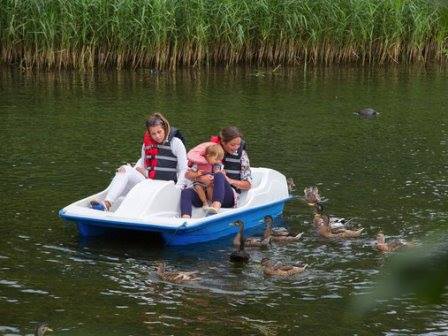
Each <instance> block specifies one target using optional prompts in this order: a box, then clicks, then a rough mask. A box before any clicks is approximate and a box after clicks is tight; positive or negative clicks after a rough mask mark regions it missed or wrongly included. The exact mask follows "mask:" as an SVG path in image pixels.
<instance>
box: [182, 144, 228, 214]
mask: <svg viewBox="0 0 448 336" xmlns="http://www.w3.org/2000/svg"><path fill="white" fill-rule="evenodd" d="M187 158H188V166H189V167H190V168H189V169H188V170H187V172H188V173H189V174H187V175H188V176H189V177H190V179H192V181H193V189H194V191H196V194H197V195H198V197H199V199H200V200H201V202H202V207H203V209H204V210H205V211H206V212H207V211H210V209H209V201H211V200H212V195H213V180H206V181H205V182H199V181H198V178H199V177H200V176H204V175H213V174H215V173H219V172H222V171H223V168H224V165H223V164H222V160H223V158H224V150H223V149H222V147H221V145H220V144H216V143H214V142H204V143H202V144H199V145H197V146H196V147H195V148H193V149H192V150H191V151H189V152H188V154H187Z"/></svg>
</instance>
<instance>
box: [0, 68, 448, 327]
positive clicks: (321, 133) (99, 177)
mask: <svg viewBox="0 0 448 336" xmlns="http://www.w3.org/2000/svg"><path fill="white" fill-rule="evenodd" d="M447 89H448V79H447V72H446V70H443V69H439V68H434V69H416V68H411V69H409V68H391V69H379V70H366V69H360V68H343V69H332V70H329V69H316V70H308V71H307V72H306V73H304V72H302V71H301V70H291V71H283V70H278V71H276V72H275V73H274V74H272V73H269V72H267V73H265V72H255V71H253V70H244V69H239V70H233V71H227V72H226V71H224V70H209V71H207V72H188V71H185V72H178V73H177V74H176V75H172V74H157V75H154V74H151V73H150V72H149V71H148V72H139V73H127V72H123V73H115V72H113V73H100V74H95V75H80V74H71V73H62V74H57V73H56V74H55V73H39V74H23V73H19V72H16V71H12V70H8V69H2V70H1V72H0V114H1V119H0V120H1V123H0V129H1V133H0V142H1V144H2V145H1V152H0V153H1V155H0V160H1V161H0V170H1V171H2V173H1V175H0V186H1V189H0V191H1V203H0V205H1V207H0V209H1V215H2V216H1V222H2V225H1V226H0V233H1V238H2V239H1V240H0V334H1V335H25V334H29V333H32V330H33V328H34V326H35V325H36V323H37V322H40V321H47V322H49V324H50V325H51V327H52V328H53V329H54V330H55V332H53V333H51V334H54V335H210V334H213V335H232V334H237V333H244V334H248V335H297V334H300V335H355V334H356V335H380V334H383V335H415V334H427V335H430V334H431V335H442V334H443V335H446V334H448V304H443V305H437V306H436V305H422V304H420V303H418V302H417V301H415V300H413V299H411V298H406V297H405V298H397V299H395V300H392V301H390V302H386V303H383V304H382V305H381V306H380V307H378V308H377V309H376V310H374V311H372V312H370V313H369V314H367V315H366V316H363V317H361V318H355V317H354V316H353V315H351V314H350V309H351V302H352V299H353V298H354V297H356V296H358V295H361V294H362V293H365V292H368V291H369V290H370V289H372V288H373V287H374V286H375V283H374V279H375V276H376V275H377V274H378V273H379V272H380V270H381V269H382V267H383V265H384V263H385V262H386V261H387V259H388V258H389V257H387V256H384V255H381V254H379V253H378V252H376V251H374V249H373V248H372V243H373V239H374V237H375V235H376V233H377V232H378V231H379V230H383V231H384V232H385V234H386V236H392V237H400V238H404V239H407V240H413V239H415V240H416V241H417V242H419V241H421V240H422V239H423V238H424V237H425V236H426V235H427V234H428V233H429V232H431V231H433V230H434V229H436V228H444V229H445V230H446V228H447V225H446V218H447V217H448V214H447V211H446V196H447V185H448V182H447V178H446V174H447V163H446V162H447V157H448V152H447V149H448V148H447V146H448V141H447V131H446V126H447V122H448V114H447V104H446V102H447V100H446V97H447ZM367 106H371V107H374V108H376V109H377V110H378V111H380V112H381V114H380V116H379V117H378V118H376V119H373V120H364V119H360V118H358V117H357V116H355V115H354V114H353V112H354V111H355V110H357V109H359V108H362V107H367ZM153 111H161V112H163V113H165V114H166V115H167V116H168V117H169V119H170V121H171V122H172V124H174V125H176V126H177V127H179V128H181V129H182V131H183V132H184V134H185V135H186V137H187V139H188V144H189V146H190V147H191V146H192V145H194V144H196V143H198V142H200V141H203V140H206V139H207V138H208V136H209V135H210V134H215V133H216V132H217V131H218V130H219V128H221V127H223V126H227V125H229V124H236V125H238V126H239V127H240V128H241V129H242V130H243V131H244V133H245V135H246V139H247V142H248V144H249V147H248V148H249V155H250V159H251V163H252V165H253V166H265V167H271V168H274V169H277V170H279V171H281V172H283V173H284V174H285V175H287V176H289V177H293V178H294V180H295V181H296V185H297V187H298V188H297V189H298V191H299V192H300V190H303V187H305V186H307V185H313V184H317V185H318V186H319V188H320V190H321V193H322V194H323V195H324V196H325V197H326V198H328V199H329V201H328V202H327V203H326V205H327V208H328V211H329V212H330V213H332V214H335V215H338V216H343V217H347V218H352V217H353V218H354V222H355V225H358V226H363V227H364V228H365V232H364V234H363V236H362V237H361V238H360V239H356V240H352V241H347V242H340V241H326V240H324V239H321V238H318V237H317V236H316V235H315V233H314V230H313V229H312V227H311V224H310V220H311V211H310V209H309V208H308V207H306V206H305V205H304V204H302V203H300V202H299V201H294V202H291V203H290V204H288V206H287V208H286V209H285V216H284V220H285V224H286V225H287V226H289V227H290V228H291V229H292V230H293V231H304V232H305V234H304V239H303V241H302V242H300V243H296V244H292V245H288V246H274V247H272V248H271V249H269V250H266V251H253V252H252V260H253V261H252V262H251V263H249V264H248V265H246V266H243V267H236V266H234V265H232V264H230V263H229V261H228V255H229V253H230V252H231V251H232V247H231V246H230V244H229V240H224V241H221V242H214V243H210V244H201V245H196V246H188V247H182V248H170V247H163V246H161V245H160V244H159V243H158V242H157V241H154V239H151V237H141V236H139V237H136V236H123V237H122V238H121V239H117V238H114V239H111V240H108V239H96V240H89V241H85V240H82V239H80V238H79V237H78V235H77V232H76V230H75V227H74V225H72V224H70V223H67V222H63V221H62V220H60V219H59V218H58V215H57V213H58V211H59V209H60V208H62V207H64V206H65V205H67V204H69V203H71V202H73V201H75V200H78V199H80V198H82V197H85V196H86V195H90V194H93V193H95V192H97V191H99V190H102V189H103V188H104V187H106V185H107V184H108V183H109V181H110V179H111V178H112V176H113V174H114V170H115V168H116V167H117V166H119V165H120V164H122V163H124V162H133V161H135V160H136V159H137V158H138V156H139V152H140V143H141V142H140V141H141V136H142V134H143V122H144V118H145V116H146V115H148V114H149V113H150V112H153ZM263 255H266V256H268V257H271V258H272V259H275V260H281V261H284V262H292V261H296V260H301V261H304V262H306V263H308V264H310V267H309V270H308V271H306V272H305V273H304V274H302V275H300V276H296V277H292V278H288V279H275V278H266V277H264V276H263V275H262V272H261V268H260V265H259V262H258V261H259V260H260V259H261V257H262V256H263ZM161 259H163V260H166V262H167V264H168V266H169V267H172V268H177V269H185V270H188V269H197V270H199V271H200V274H201V278H202V279H201V281H200V282H198V283H197V284H192V285H181V286H179V285H171V284H167V283H163V282H160V281H159V280H158V279H157V277H156V276H155V273H154V265H155V262H157V261H158V260H161Z"/></svg>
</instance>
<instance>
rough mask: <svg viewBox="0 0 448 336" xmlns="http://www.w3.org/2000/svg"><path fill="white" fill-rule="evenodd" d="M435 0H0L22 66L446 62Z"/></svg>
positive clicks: (447, 41)
mask: <svg viewBox="0 0 448 336" xmlns="http://www.w3.org/2000/svg"><path fill="white" fill-rule="evenodd" d="M447 47H448V8H447V7H445V6H444V5H443V2H438V1H437V0H432V1H431V0H413V1H408V0H184V1H182V0H0V53H1V54H0V55H1V56H0V57H1V58H0V63H3V64H18V65H20V66H22V67H24V68H76V69H92V68H95V67H97V68H139V67H151V68H158V69H166V68H171V69H175V68H176V67H178V66H200V65H216V64H222V65H233V64H247V65H256V66H260V65H273V66H277V65H280V64H284V65H295V64H327V65H330V64H339V63H351V62H356V63H361V64H366V63H369V64H383V63H391V62H392V63H403V62H445V61H446V60H447V59H448V48H447Z"/></svg>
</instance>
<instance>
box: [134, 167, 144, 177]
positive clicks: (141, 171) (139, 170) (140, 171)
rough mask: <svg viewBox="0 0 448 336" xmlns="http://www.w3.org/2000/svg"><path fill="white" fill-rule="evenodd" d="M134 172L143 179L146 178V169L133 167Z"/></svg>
mask: <svg viewBox="0 0 448 336" xmlns="http://www.w3.org/2000/svg"><path fill="white" fill-rule="evenodd" d="M135 170H136V171H138V172H139V173H140V174H142V175H143V176H144V177H146V169H145V168H143V167H140V166H138V167H135Z"/></svg>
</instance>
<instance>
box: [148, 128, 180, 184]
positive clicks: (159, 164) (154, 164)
mask: <svg viewBox="0 0 448 336" xmlns="http://www.w3.org/2000/svg"><path fill="white" fill-rule="evenodd" d="M177 134H180V132H179V130H177V129H176V128H174V127H173V128H171V131H170V134H169V136H168V138H167V139H166V140H165V141H164V142H163V143H161V144H159V143H157V142H156V141H154V140H153V139H152V138H151V136H150V135H149V132H148V131H146V132H145V134H144V136H143V144H144V146H145V168H146V170H147V171H148V178H151V179H155V180H164V181H174V182H177V157H176V155H174V154H173V151H172V150H171V141H172V140H173V137H175V136H176V137H177ZM181 140H183V139H181ZM182 142H183V141H182Z"/></svg>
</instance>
